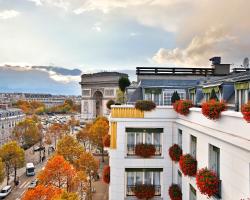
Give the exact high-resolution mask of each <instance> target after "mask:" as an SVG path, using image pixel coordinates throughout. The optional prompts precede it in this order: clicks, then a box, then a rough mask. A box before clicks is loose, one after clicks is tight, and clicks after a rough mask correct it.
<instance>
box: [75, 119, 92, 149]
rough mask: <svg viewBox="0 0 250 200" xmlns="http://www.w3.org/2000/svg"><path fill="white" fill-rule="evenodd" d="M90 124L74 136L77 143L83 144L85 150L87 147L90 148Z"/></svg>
mask: <svg viewBox="0 0 250 200" xmlns="http://www.w3.org/2000/svg"><path fill="white" fill-rule="evenodd" d="M91 126H92V124H91V123H88V124H86V125H85V127H84V128H82V129H81V130H80V131H78V133H77V134H76V139H77V141H78V142H80V143H82V144H83V147H84V149H85V150H86V149H87V146H89V148H90V127H91Z"/></svg>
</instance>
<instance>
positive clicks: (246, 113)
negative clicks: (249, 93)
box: [241, 101, 250, 123]
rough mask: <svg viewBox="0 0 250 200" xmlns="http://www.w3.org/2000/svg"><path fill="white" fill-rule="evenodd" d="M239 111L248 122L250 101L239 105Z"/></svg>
mask: <svg viewBox="0 0 250 200" xmlns="http://www.w3.org/2000/svg"><path fill="white" fill-rule="evenodd" d="M241 113H242V114H243V117H244V119H245V120H246V121H247V122H248V123H250V101H249V102H248V103H246V104H244V105H243V106H242V107H241Z"/></svg>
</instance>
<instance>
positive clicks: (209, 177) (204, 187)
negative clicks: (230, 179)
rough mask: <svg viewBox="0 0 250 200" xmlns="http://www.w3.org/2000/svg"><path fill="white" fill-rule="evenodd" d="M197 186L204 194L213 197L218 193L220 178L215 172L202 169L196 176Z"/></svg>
mask: <svg viewBox="0 0 250 200" xmlns="http://www.w3.org/2000/svg"><path fill="white" fill-rule="evenodd" d="M196 185H197V187H198V189H199V190H200V192H201V193H202V194H204V195H207V196H208V197H211V196H213V195H215V194H217V192H218V189H219V178H218V176H217V175H216V173H215V172H213V171H211V170H209V169H207V168H202V169H200V170H199V171H198V172H197V174H196Z"/></svg>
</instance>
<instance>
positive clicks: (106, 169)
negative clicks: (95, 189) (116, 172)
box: [102, 166, 110, 184]
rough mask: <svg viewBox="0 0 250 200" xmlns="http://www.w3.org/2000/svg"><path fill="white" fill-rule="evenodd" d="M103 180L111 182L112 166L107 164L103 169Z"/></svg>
mask: <svg viewBox="0 0 250 200" xmlns="http://www.w3.org/2000/svg"><path fill="white" fill-rule="evenodd" d="M102 180H103V182H104V183H107V184H109V182H110V166H105V167H104V168H103V171H102Z"/></svg>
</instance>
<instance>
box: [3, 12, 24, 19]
mask: <svg viewBox="0 0 250 200" xmlns="http://www.w3.org/2000/svg"><path fill="white" fill-rule="evenodd" d="M19 14H20V13H19V12H18V11H16V10H4V11H0V19H9V18H13V17H17V16H18V15H19Z"/></svg>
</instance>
